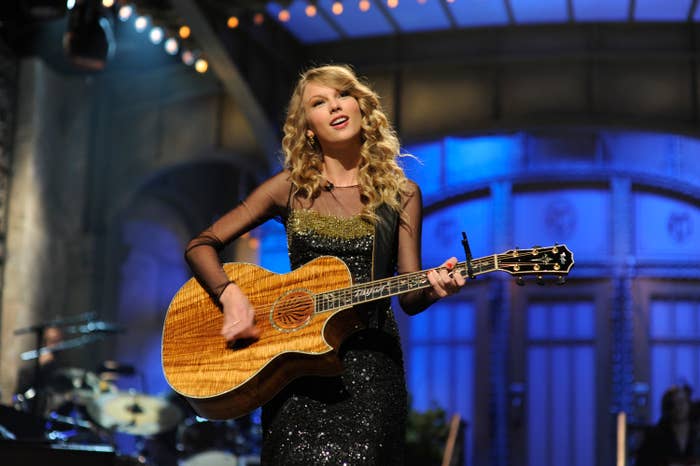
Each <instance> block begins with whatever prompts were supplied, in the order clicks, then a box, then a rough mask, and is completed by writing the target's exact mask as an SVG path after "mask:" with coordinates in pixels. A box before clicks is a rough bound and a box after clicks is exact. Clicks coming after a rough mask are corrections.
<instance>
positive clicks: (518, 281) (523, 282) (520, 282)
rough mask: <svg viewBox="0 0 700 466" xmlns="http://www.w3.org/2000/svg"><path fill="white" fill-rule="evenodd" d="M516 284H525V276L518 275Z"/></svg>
mask: <svg viewBox="0 0 700 466" xmlns="http://www.w3.org/2000/svg"><path fill="white" fill-rule="evenodd" d="M515 284H516V285H518V286H525V281H524V280H523V277H518V278H516V279H515Z"/></svg>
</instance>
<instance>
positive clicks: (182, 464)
mask: <svg viewBox="0 0 700 466" xmlns="http://www.w3.org/2000/svg"><path fill="white" fill-rule="evenodd" d="M238 443H240V432H239V429H238V426H237V424H236V423H235V421H207V420H203V419H202V418H198V417H194V418H189V419H187V420H186V421H185V422H184V423H183V424H182V425H181V426H180V428H179V429H178V433H177V450H178V452H179V458H180V460H179V461H178V464H179V466H238V461H237V459H236V455H234V453H233V452H234V451H236V445H237V444H238Z"/></svg>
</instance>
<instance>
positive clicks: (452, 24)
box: [440, 0, 459, 29]
mask: <svg viewBox="0 0 700 466" xmlns="http://www.w3.org/2000/svg"><path fill="white" fill-rule="evenodd" d="M440 6H441V7H442V12H443V13H445V16H447V21H449V23H450V27H451V28H452V29H457V28H458V27H459V24H457V20H456V19H455V16H454V15H453V14H452V10H450V7H449V6H448V5H447V0H440Z"/></svg>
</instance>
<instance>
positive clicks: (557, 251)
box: [315, 245, 573, 312]
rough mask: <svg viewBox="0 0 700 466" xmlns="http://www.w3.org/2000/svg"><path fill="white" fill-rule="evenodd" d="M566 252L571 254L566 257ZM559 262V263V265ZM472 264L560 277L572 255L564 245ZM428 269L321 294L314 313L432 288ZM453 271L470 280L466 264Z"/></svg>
mask: <svg viewBox="0 0 700 466" xmlns="http://www.w3.org/2000/svg"><path fill="white" fill-rule="evenodd" d="M543 252H546V253H547V257H546V259H547V262H543V260H542V255H543ZM550 253H551V254H550ZM567 253H568V255H566V254H567ZM557 261H558V262H559V264H556V262H557ZM471 265H472V271H473V273H474V275H482V274H485V273H489V272H493V271H496V270H501V271H504V272H507V273H510V274H511V275H520V274H526V273H537V274H538V275H541V274H543V273H550V274H556V275H559V276H560V277H561V276H562V275H564V274H566V273H568V270H569V269H570V268H571V266H572V265H573V256H572V255H571V252H570V251H569V250H568V249H567V248H566V246H565V245H558V246H552V247H548V248H537V249H522V250H519V249H514V250H510V251H507V252H506V253H504V254H493V255H490V256H486V257H480V258H477V259H473V260H472V263H471ZM545 267H546V269H545ZM428 270H430V269H427V270H421V271H418V272H411V273H407V274H402V275H397V276H394V277H389V278H384V279H381V280H375V281H371V282H367V283H359V284H357V285H353V286H350V287H348V288H344V289H339V290H334V291H327V292H323V293H319V294H318V295H316V296H315V300H316V311H315V312H326V311H330V310H333V309H338V308H343V307H349V306H354V305H357V304H362V303H366V302H369V301H375V300H377V299H382V298H388V297H390V296H395V295H399V294H403V293H408V292H410V291H416V290H420V289H422V288H427V287H430V286H431V285H430V281H429V280H428V277H427V273H428ZM453 271H454V272H456V273H459V274H461V275H462V276H463V277H467V275H468V268H467V263H466V262H458V263H457V264H455V267H454V269H453Z"/></svg>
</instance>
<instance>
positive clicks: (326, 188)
mask: <svg viewBox="0 0 700 466" xmlns="http://www.w3.org/2000/svg"><path fill="white" fill-rule="evenodd" d="M323 189H325V190H326V191H328V192H331V191H333V190H334V189H335V185H334V184H333V183H331V182H330V181H329V182H327V183H326V186H324V187H323Z"/></svg>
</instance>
